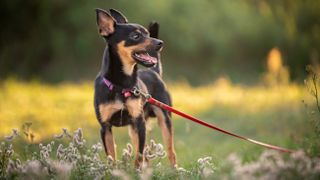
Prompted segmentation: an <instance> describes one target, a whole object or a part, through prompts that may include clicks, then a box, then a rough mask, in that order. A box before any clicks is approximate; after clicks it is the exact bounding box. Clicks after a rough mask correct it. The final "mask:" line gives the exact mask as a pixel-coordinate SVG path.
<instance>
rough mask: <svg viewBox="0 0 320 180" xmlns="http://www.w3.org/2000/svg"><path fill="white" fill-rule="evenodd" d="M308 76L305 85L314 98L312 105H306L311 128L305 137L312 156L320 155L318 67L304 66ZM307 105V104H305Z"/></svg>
mask: <svg viewBox="0 0 320 180" xmlns="http://www.w3.org/2000/svg"><path fill="white" fill-rule="evenodd" d="M306 70H307V72H308V77H307V79H305V86H306V88H307V90H308V91H309V93H310V94H311V95H312V97H313V99H314V102H315V103H314V104H315V107H314V106H310V107H307V111H308V112H307V113H308V116H307V117H308V118H309V123H310V126H311V128H312V130H311V135H309V136H308V137H307V138H306V142H305V143H306V144H307V148H308V149H307V150H308V151H309V153H310V154H311V155H313V156H319V155H320V142H319V139H320V104H319V103H320V102H319V98H320V96H319V93H320V92H319V83H320V74H319V67H317V66H312V65H308V66H307V68H306ZM306 106H307V104H306Z"/></svg>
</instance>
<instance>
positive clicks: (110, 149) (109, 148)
mask: <svg viewBox="0 0 320 180" xmlns="http://www.w3.org/2000/svg"><path fill="white" fill-rule="evenodd" d="M100 134H101V139H102V143H103V146H104V150H105V153H106V155H107V156H108V155H110V156H111V157H112V158H113V160H116V150H115V144H114V138H113V135H112V129H111V125H104V126H102V127H101V130H100Z"/></svg>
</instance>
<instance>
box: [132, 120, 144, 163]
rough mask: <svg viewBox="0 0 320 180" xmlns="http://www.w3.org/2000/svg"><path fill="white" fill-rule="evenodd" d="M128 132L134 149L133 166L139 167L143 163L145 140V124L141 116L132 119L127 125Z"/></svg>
mask: <svg viewBox="0 0 320 180" xmlns="http://www.w3.org/2000/svg"><path fill="white" fill-rule="evenodd" d="M129 134H130V137H131V140H132V143H133V145H134V147H135V150H136V160H135V167H136V168H139V167H141V165H142V163H143V159H144V158H143V150H144V146H145V141H146V124H145V120H144V118H143V117H142V116H140V117H138V118H137V119H135V120H134V121H133V123H132V124H131V126H130V127H129Z"/></svg>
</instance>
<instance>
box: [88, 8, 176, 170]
mask: <svg viewBox="0 0 320 180" xmlns="http://www.w3.org/2000/svg"><path fill="white" fill-rule="evenodd" d="M96 15H97V25H98V30H99V33H100V35H101V36H102V37H103V38H104V39H105V41H106V48H105V50H104V54H103V59H102V67H101V70H100V72H99V73H98V75H97V77H96V80H95V91H94V108H95V112H96V117H97V119H98V121H99V123H100V125H101V131H100V133H101V138H102V142H103V145H104V149H105V152H106V154H107V156H108V155H110V156H111V157H112V158H113V159H116V149H115V143H114V138H113V135H112V127H113V126H115V127H120V126H127V125H128V126H129V135H130V137H131V140H132V143H133V145H134V147H135V151H136V158H135V166H136V167H141V165H142V163H143V162H144V161H145V158H144V156H143V152H144V148H145V141H146V121H147V120H148V118H149V117H157V119H158V124H159V126H160V127H161V129H162V135H163V139H164V142H165V145H166V148H167V154H168V158H169V161H170V163H171V165H172V166H175V165H176V154H175V150H174V144H173V127H172V122H171V113H169V112H168V111H166V110H163V109H160V108H158V107H156V106H154V105H151V104H149V103H147V102H146V98H144V97H143V96H140V95H136V94H135V93H133V92H132V90H133V89H134V88H137V89H139V90H141V91H143V92H145V93H148V94H150V95H151V96H152V97H153V98H155V99H157V100H159V101H162V102H163V103H166V104H168V105H171V98H170V94H169V92H168V90H167V88H166V86H165V84H164V82H163V80H162V78H161V77H162V67H161V62H160V51H161V49H162V47H163V42H162V41H161V40H159V39H157V38H158V31H159V24H158V23H156V22H153V23H150V25H149V30H147V29H146V28H144V27H143V26H141V25H139V24H133V23H128V20H127V18H126V17H125V16H124V15H122V14H121V13H120V12H118V11H116V10H114V9H110V10H109V12H107V11H105V10H102V9H96ZM137 64H140V65H142V66H144V67H147V68H145V69H138V65H137Z"/></svg>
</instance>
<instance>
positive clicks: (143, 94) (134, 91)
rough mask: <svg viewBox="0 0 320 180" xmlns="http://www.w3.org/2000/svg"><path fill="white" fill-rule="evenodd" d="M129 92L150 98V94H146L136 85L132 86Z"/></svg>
mask: <svg viewBox="0 0 320 180" xmlns="http://www.w3.org/2000/svg"><path fill="white" fill-rule="evenodd" d="M131 92H132V93H133V94H134V95H135V96H140V95H142V96H143V97H144V98H146V99H150V98H151V95H150V94H148V93H144V92H142V91H141V90H140V89H139V88H137V87H133V89H132V90H131Z"/></svg>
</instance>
